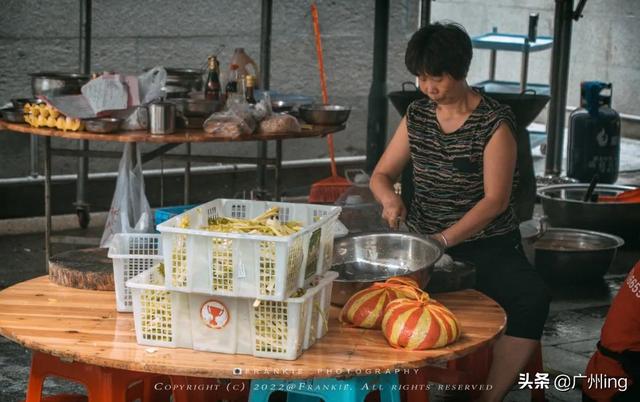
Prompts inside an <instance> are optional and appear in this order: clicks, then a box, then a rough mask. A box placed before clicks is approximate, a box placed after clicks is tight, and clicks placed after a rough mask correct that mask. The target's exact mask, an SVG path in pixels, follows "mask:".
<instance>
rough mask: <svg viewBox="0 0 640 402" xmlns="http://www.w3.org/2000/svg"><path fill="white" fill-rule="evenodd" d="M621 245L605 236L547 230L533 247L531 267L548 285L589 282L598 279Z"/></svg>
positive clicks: (611, 236) (581, 231)
mask: <svg viewBox="0 0 640 402" xmlns="http://www.w3.org/2000/svg"><path fill="white" fill-rule="evenodd" d="M623 244H624V240H622V239H621V238H620V237H618V236H614V235H611V234H608V233H600V232H594V231H589V230H581V229H567V228H549V229H547V230H546V231H545V233H544V234H543V235H542V237H541V238H540V239H538V240H537V241H536V242H535V243H534V248H535V266H536V269H538V271H540V273H541V274H542V276H543V277H544V278H545V279H547V280H548V281H550V282H551V283H554V282H585V281H592V280H596V279H600V278H602V276H603V275H604V274H605V273H606V272H607V270H608V269H609V267H610V266H611V263H612V262H613V260H614V258H615V256H616V253H617V250H618V248H620V247H621V246H622V245H623Z"/></svg>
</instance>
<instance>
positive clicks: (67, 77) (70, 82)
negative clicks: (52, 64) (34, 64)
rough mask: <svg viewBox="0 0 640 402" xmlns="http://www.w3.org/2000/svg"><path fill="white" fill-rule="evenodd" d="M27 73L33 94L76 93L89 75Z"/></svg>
mask: <svg viewBox="0 0 640 402" xmlns="http://www.w3.org/2000/svg"><path fill="white" fill-rule="evenodd" d="M29 75H30V76H31V90H32V92H33V96H38V95H44V96H47V97H52V96H59V95H76V94H79V93H80V88H82V86H83V85H84V84H86V83H87V82H89V76H88V75H86V74H75V73H60V72H40V73H32V74H29Z"/></svg>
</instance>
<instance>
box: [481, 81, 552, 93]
mask: <svg viewBox="0 0 640 402" xmlns="http://www.w3.org/2000/svg"><path fill="white" fill-rule="evenodd" d="M473 86H474V87H477V88H482V90H483V91H484V92H486V93H488V94H491V93H505V94H520V93H523V91H522V88H521V87H520V83H519V82H515V81H496V80H485V81H481V82H478V83H476V84H473ZM524 93H528V94H536V95H546V96H550V95H551V87H550V86H549V85H548V84H533V83H527V84H526V87H525V89H524Z"/></svg>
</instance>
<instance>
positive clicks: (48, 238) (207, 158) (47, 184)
mask: <svg viewBox="0 0 640 402" xmlns="http://www.w3.org/2000/svg"><path fill="white" fill-rule="evenodd" d="M32 135H34V134H32ZM81 141H82V143H86V149H85V147H84V146H83V147H82V149H78V150H73V149H60V148H53V147H52V146H51V137H50V136H47V137H45V138H44V209H45V268H46V269H47V270H48V263H49V257H50V256H51V243H56V242H59V243H73V244H82V245H94V243H93V242H89V241H87V238H86V237H74V236H52V218H51V217H52V213H51V210H52V209H51V159H52V157H53V156H68V157H78V158H82V159H86V158H89V157H92V158H110V159H120V158H121V157H122V153H121V152H116V151H91V150H89V141H88V140H81ZM260 142H261V143H263V144H264V148H265V150H266V149H267V148H268V144H267V141H260ZM275 142H276V145H275V157H274V158H269V157H264V158H262V157H260V155H258V156H257V157H241V156H237V157H236V156H219V155H192V154H191V143H185V144H186V151H187V152H186V153H185V154H184V155H178V154H167V152H168V151H170V150H172V149H174V148H176V147H178V146H180V145H182V144H181V143H170V144H164V145H160V146H159V147H157V148H156V149H154V150H152V151H149V152H146V153H144V154H142V158H141V159H142V163H143V164H144V163H146V162H149V161H151V160H154V159H156V158H158V157H160V156H162V157H163V158H164V159H166V160H177V161H185V162H186V166H185V171H184V203H185V204H189V200H190V185H191V169H190V167H191V162H209V163H255V164H256V165H258V166H262V167H264V168H265V169H266V168H267V167H268V166H271V167H273V168H274V176H275V177H274V188H273V191H274V199H275V200H276V201H279V200H280V198H281V187H282V183H281V172H280V170H281V168H282V140H275ZM137 144H138V143H136V142H134V143H133V147H132V158H135V155H136V148H137ZM85 207H86V208H87V209H86V211H87V213H88V204H86V205H85Z"/></svg>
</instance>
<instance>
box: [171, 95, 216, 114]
mask: <svg viewBox="0 0 640 402" xmlns="http://www.w3.org/2000/svg"><path fill="white" fill-rule="evenodd" d="M169 102H171V103H174V104H175V105H176V112H178V113H179V114H182V115H183V116H187V117H193V116H195V117H197V116H210V115H211V114H212V113H215V112H217V111H218V110H220V109H221V108H222V106H223V103H222V102H221V101H215V100H208V99H194V98H172V99H169Z"/></svg>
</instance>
